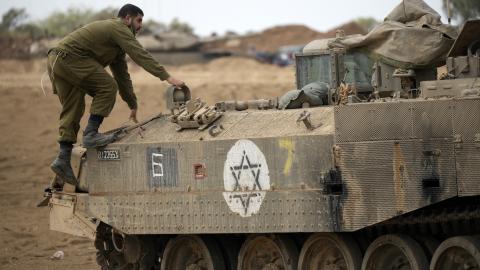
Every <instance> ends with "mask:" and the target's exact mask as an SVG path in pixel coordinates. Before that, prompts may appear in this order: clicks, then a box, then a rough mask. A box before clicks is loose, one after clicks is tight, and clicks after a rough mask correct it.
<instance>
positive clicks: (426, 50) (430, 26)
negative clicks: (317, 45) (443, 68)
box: [328, 0, 457, 68]
mask: <svg viewBox="0 0 480 270" xmlns="http://www.w3.org/2000/svg"><path fill="white" fill-rule="evenodd" d="M456 37H457V30H456V29H455V28H454V27H452V26H450V25H446V24H442V22H441V21H440V15H439V14H438V13H437V12H436V11H435V10H433V9H432V8H431V7H430V6H428V5H427V4H426V3H425V2H424V1H422V0H403V1H402V2H401V3H400V4H399V5H398V6H397V7H395V8H394V9H393V10H392V11H391V12H390V14H389V15H388V16H387V17H386V18H385V20H384V21H383V22H382V23H381V24H380V25H378V26H376V27H375V28H374V29H372V30H371V31H370V32H369V33H368V34H367V35H364V36H359V35H357V36H352V37H348V36H347V37H344V38H336V39H333V40H331V41H329V43H328V46H329V47H330V48H332V47H343V48H346V49H347V50H350V49H359V50H362V51H365V52H367V53H369V54H370V56H371V57H373V58H374V59H378V60H380V61H383V62H385V63H387V64H390V65H393V66H397V67H401V68H421V67H431V66H439V65H442V64H444V62H445V59H446V56H447V53H448V51H449V49H450V47H451V46H452V44H453V42H454V41H455V38H456Z"/></svg>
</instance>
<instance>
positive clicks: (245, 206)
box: [223, 140, 270, 217]
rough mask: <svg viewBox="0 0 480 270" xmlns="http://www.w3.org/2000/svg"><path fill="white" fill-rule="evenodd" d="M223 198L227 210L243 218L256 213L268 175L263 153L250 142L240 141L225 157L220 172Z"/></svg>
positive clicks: (267, 187) (268, 188)
mask: <svg viewBox="0 0 480 270" xmlns="http://www.w3.org/2000/svg"><path fill="white" fill-rule="evenodd" d="M223 182H224V186H225V192H223V197H224V198H225V201H226V202H227V204H228V207H229V208H230V210H232V211H233V212H235V213H238V214H239V215H240V216H242V217H250V216H252V215H253V214H256V213H258V211H259V210H260V206H261V205H262V202H263V199H264V198H265V194H266V191H267V190H270V175H269V171H268V165H267V161H266V159H265V156H264V155H263V153H262V151H260V149H259V148H258V147H257V146H256V145H255V143H253V142H252V141H250V140H239V141H237V142H236V143H235V144H234V145H233V146H232V148H230V150H229V151H228V153H227V159H226V160H225V165H224V168H223Z"/></svg>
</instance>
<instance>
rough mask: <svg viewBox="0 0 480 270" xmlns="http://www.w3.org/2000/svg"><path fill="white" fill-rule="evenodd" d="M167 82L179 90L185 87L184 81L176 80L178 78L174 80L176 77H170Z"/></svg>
mask: <svg viewBox="0 0 480 270" xmlns="http://www.w3.org/2000/svg"><path fill="white" fill-rule="evenodd" d="M167 82H168V83H169V84H171V85H173V86H175V87H177V88H180V87H182V86H184V85H185V83H184V82H183V81H181V80H179V79H176V78H174V77H169V78H168V79H167Z"/></svg>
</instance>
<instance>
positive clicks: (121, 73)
mask: <svg viewBox="0 0 480 270" xmlns="http://www.w3.org/2000/svg"><path fill="white" fill-rule="evenodd" d="M58 48H59V49H61V50H64V51H66V52H67V53H70V54H73V55H74V56H77V57H79V58H82V60H81V61H79V65H80V64H81V63H80V62H84V64H83V65H81V66H79V67H78V68H77V69H76V70H75V75H76V76H78V79H79V80H81V79H82V78H85V77H86V76H88V75H90V74H91V72H93V71H94V70H95V68H97V67H98V66H96V67H93V66H92V67H91V68H89V64H88V62H89V61H88V59H92V60H94V61H95V62H97V63H98V64H100V65H101V66H103V67H106V66H110V69H111V71H112V74H113V76H114V78H115V80H116V81H117V83H118V87H119V90H120V95H121V96H122V98H123V99H124V100H125V101H126V102H127V103H128V105H129V107H130V108H132V109H133V108H136V107H137V104H136V97H135V94H134V93H133V86H132V81H131V79H130V75H129V73H128V69H127V63H126V59H125V54H128V55H129V56H130V58H132V60H133V61H134V62H135V63H137V64H138V65H139V66H141V67H142V68H144V69H145V70H146V71H148V72H149V73H151V74H152V75H154V76H156V77H158V78H160V79H161V80H166V79H168V78H169V77H170V75H169V74H168V73H167V71H166V70H165V68H164V67H163V66H162V65H160V64H159V63H158V62H157V61H156V60H155V59H153V57H152V56H151V55H150V54H149V53H148V52H147V51H146V50H145V49H144V48H143V47H142V45H141V44H140V43H139V42H138V41H137V39H136V38H135V35H134V34H133V32H132V30H131V29H130V27H128V26H127V25H125V24H124V23H123V22H122V21H121V20H120V19H119V18H115V19H108V20H101V21H95V22H92V23H90V24H87V25H85V26H84V27H82V28H79V29H77V30H75V31H74V32H72V33H70V34H69V35H67V36H66V37H65V38H64V39H62V40H61V41H60V42H59V45H58Z"/></svg>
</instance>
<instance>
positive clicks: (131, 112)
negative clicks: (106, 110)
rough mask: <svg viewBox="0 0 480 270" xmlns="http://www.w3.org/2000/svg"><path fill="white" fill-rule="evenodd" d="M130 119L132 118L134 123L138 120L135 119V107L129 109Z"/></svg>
mask: <svg viewBox="0 0 480 270" xmlns="http://www.w3.org/2000/svg"><path fill="white" fill-rule="evenodd" d="M129 119H130V120H132V121H133V122H134V123H138V120H137V109H132V110H131V111H130V117H129Z"/></svg>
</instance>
